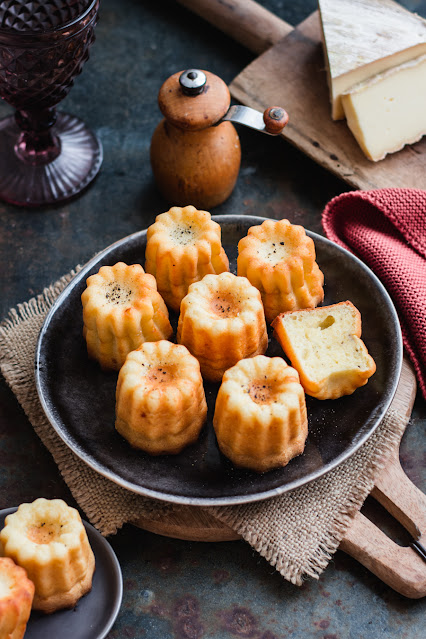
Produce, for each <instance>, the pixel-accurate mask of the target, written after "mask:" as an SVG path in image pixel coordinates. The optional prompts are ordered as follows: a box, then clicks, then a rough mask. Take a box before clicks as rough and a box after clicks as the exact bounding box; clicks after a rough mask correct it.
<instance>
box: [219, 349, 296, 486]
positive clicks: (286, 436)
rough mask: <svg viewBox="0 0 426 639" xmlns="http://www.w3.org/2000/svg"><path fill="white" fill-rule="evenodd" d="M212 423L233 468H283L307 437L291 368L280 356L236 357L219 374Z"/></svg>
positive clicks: (265, 469) (260, 470) (257, 469)
mask: <svg viewBox="0 0 426 639" xmlns="http://www.w3.org/2000/svg"><path fill="white" fill-rule="evenodd" d="M213 426H214V429H215V432H216V437H217V442H218V445H219V448H220V450H221V451H222V453H223V454H224V455H225V456H226V457H228V458H229V459H230V460H231V461H232V463H233V464H235V466H241V467H243V468H250V469H251V470H255V471H257V472H259V473H263V472H265V471H268V470H272V469H273V468H278V467H280V466H286V464H288V462H289V461H290V460H291V459H292V458H293V457H296V455H300V454H301V453H302V452H303V450H304V447H305V441H306V437H307V435H308V421H307V415H306V403H305V393H304V391H303V388H302V386H301V385H300V383H299V375H298V373H297V371H295V370H294V368H291V367H290V366H288V365H287V364H286V363H285V361H284V360H283V359H281V358H280V357H271V358H270V357H265V356H263V355H258V356H257V357H253V358H251V359H243V360H241V361H240V362H238V364H236V365H235V366H233V367H232V368H230V369H229V370H227V371H226V373H225V374H224V376H223V381H222V384H221V386H220V388H219V392H218V395H217V400H216V407H215V413H214V418H213Z"/></svg>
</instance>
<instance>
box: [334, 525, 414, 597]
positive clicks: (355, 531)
mask: <svg viewBox="0 0 426 639" xmlns="http://www.w3.org/2000/svg"><path fill="white" fill-rule="evenodd" d="M339 548H340V549H341V550H343V551H344V552H346V553H348V554H349V555H351V557H354V559H356V560H357V561H359V562H360V563H361V564H363V566H365V567H366V568H368V570H370V571H371V572H372V573H373V574H375V575H376V576H377V577H379V579H381V580H382V581H384V583H386V584H388V585H389V586H391V587H392V588H393V589H394V590H396V591H397V592H399V593H400V594H401V595H404V596H405V597H410V598H412V599H420V597H424V596H425V595H426V564H425V562H424V561H423V559H422V558H421V557H420V556H419V555H418V554H417V553H416V552H415V551H414V550H413V549H412V548H409V547H408V548H403V547H401V546H398V545H397V544H396V543H395V542H394V541H392V540H391V539H389V537H388V536H387V535H385V534H384V533H383V532H382V531H381V530H380V529H379V528H377V526H375V525H374V524H373V523H372V522H371V521H370V520H369V519H367V517H364V515H363V514H362V513H361V512H358V513H357V514H356V515H355V517H354V520H353V523H352V525H351V527H350V528H349V530H347V532H346V534H345V537H344V539H343V540H342V541H341V542H340V546H339Z"/></svg>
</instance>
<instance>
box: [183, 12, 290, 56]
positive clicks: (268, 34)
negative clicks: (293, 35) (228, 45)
mask: <svg viewBox="0 0 426 639" xmlns="http://www.w3.org/2000/svg"><path fill="white" fill-rule="evenodd" d="M178 2H179V3H180V4H182V5H183V6H184V7H186V8H187V9H190V10H191V11H192V12H194V13H196V14H197V15H199V16H200V17H201V18H204V20H207V22H209V23H210V24H212V25H213V26H215V27H217V28H218V29H220V31H223V32H224V33H226V34H227V35H229V36H230V37H231V38H233V39H234V40H236V41H237V42H239V43H240V44H242V45H244V46H245V47H247V49H250V51H253V52H254V53H263V52H264V51H266V49H269V47H271V46H272V45H273V44H276V43H277V42H279V41H280V40H282V38H285V36H287V35H288V34H289V33H290V31H293V27H292V26H291V25H290V24H288V23H287V22H285V21H284V20H281V18H278V16H276V15H274V14H273V13H271V12H270V11H268V10H267V9H265V8H264V7H262V6H261V5H260V4H258V3H257V2H254V0H178Z"/></svg>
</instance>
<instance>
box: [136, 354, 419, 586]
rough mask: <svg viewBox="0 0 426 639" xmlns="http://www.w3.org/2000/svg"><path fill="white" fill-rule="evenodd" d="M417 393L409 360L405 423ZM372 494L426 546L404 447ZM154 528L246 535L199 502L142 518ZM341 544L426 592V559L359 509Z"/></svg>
mask: <svg viewBox="0 0 426 639" xmlns="http://www.w3.org/2000/svg"><path fill="white" fill-rule="evenodd" d="M415 396H416V378H415V375H414V371H413V369H412V366H411V364H410V363H409V362H408V360H404V362H403V367H402V372H401V378H400V381H399V384H398V388H397V391H396V393H395V397H394V399H393V402H392V408H394V409H396V410H398V411H399V412H400V414H401V418H402V419H403V420H404V422H405V426H406V425H407V423H408V420H409V418H410V415H411V411H412V408H413V403H414V399H415ZM371 495H372V496H373V497H374V498H375V499H377V501H379V502H380V503H381V504H382V505H383V506H384V507H385V508H386V509H387V510H388V511H389V513H391V514H392V515H393V516H394V517H395V518H396V519H397V520H398V521H399V522H400V523H401V524H402V525H403V526H404V527H405V528H406V529H407V530H408V531H409V532H410V534H411V535H412V536H413V538H414V539H418V540H420V541H421V543H422V544H423V545H426V496H425V495H424V494H423V493H422V492H421V491H420V490H419V489H418V488H417V487H416V486H415V485H414V484H413V483H412V482H411V481H410V480H409V479H408V477H407V475H406V474H405V473H404V471H403V470H402V468H401V465H400V463H399V455H398V448H396V450H395V453H394V455H393V457H392V459H390V460H389V463H388V464H387V465H386V467H385V468H384V469H383V471H382V472H381V473H380V474H379V476H378V478H377V480H376V483H375V486H374V488H373V491H372V493H371ZM134 523H135V524H136V525H137V526H139V527H141V528H144V529H145V530H149V531H150V532H153V533H156V534H159V535H164V536H166V537H174V538H176V539H185V540H190V541H213V542H215V541H232V540H236V539H239V538H240V537H239V536H238V535H237V534H236V533H235V532H234V531H233V530H232V529H231V528H229V527H228V526H226V525H225V524H222V523H221V522H220V521H218V520H217V519H215V517H213V515H211V514H210V513H209V511H208V509H207V508H201V507H198V506H181V507H175V508H174V509H173V511H172V512H171V513H166V514H164V515H162V518H161V520H159V519H156V518H155V517H154V518H152V519H151V518H149V517H141V518H139V519H138V520H137V521H135V522H134ZM340 549H341V550H343V551H345V552H346V553H348V554H349V555H351V556H352V557H354V558H355V559H357V560H358V561H359V562H360V563H362V564H363V565H364V566H366V567H367V568H368V569H369V570H370V571H371V572H372V573H374V574H375V575H376V576H377V577H379V578H380V579H381V580H382V581H384V582H385V583H386V584H388V585H389V586H391V587H392V588H393V589H394V590H396V591H397V592H399V593H400V594H402V595H405V596H406V597H411V598H415V599H418V598H420V597H424V596H425V595H426V563H425V561H424V560H423V559H422V558H421V557H420V556H419V555H418V554H417V553H416V552H415V551H414V550H413V549H412V548H411V547H401V546H398V545H397V544H396V543H395V542H393V541H392V540H391V539H390V538H389V537H387V535H385V534H384V533H383V532H382V531H381V530H380V529H379V528H378V527H377V526H375V525H374V524H373V523H372V522H371V521H370V520H369V519H367V518H366V517H365V516H364V515H363V514H362V513H361V512H358V513H357V514H356V515H355V517H354V519H353V522H352V524H351V526H350V528H349V529H348V531H347V532H346V534H345V537H344V539H343V540H342V541H341V543H340Z"/></svg>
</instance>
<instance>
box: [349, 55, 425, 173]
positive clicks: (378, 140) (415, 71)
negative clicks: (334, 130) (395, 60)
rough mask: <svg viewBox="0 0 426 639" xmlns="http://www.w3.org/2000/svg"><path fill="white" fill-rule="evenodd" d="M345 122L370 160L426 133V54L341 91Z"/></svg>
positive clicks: (382, 156)
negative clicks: (345, 91) (342, 92)
mask: <svg viewBox="0 0 426 639" xmlns="http://www.w3.org/2000/svg"><path fill="white" fill-rule="evenodd" d="M342 105H343V109H344V112H345V116H346V120H347V124H348V126H349V128H350V130H351V131H352V133H353V135H354V136H355V139H356V140H357V142H358V144H359V145H360V147H361V148H362V150H363V151H364V153H365V155H366V156H367V157H368V158H369V159H370V160H373V161H378V160H382V159H383V158H384V157H385V156H386V155H387V154H388V153H394V152H396V151H399V150H400V149H402V148H403V147H404V146H405V145H406V144H412V143H414V142H417V141H418V140H420V138H421V137H422V136H423V135H426V55H423V56H421V57H420V58H418V59H416V60H412V61H410V62H406V63H405V64H402V65H399V66H398V67H395V68H394V69H391V70H389V71H386V72H385V73H383V74H381V75H378V76H376V77H374V78H372V79H371V80H368V81H366V82H363V83H361V84H359V85H357V86H355V87H353V88H352V89H351V90H350V91H348V92H347V93H344V94H343V95H342Z"/></svg>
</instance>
